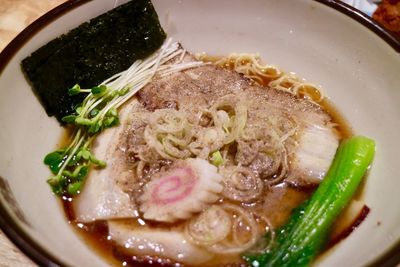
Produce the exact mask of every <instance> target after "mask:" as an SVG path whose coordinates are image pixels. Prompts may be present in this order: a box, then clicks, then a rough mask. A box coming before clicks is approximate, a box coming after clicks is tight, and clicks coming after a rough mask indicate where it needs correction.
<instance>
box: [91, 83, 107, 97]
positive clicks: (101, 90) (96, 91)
mask: <svg viewBox="0 0 400 267" xmlns="http://www.w3.org/2000/svg"><path fill="white" fill-rule="evenodd" d="M91 92H92V94H93V95H95V96H96V97H99V96H103V95H104V94H105V93H106V92H107V86H105V85H100V86H96V87H93V88H92V89H91Z"/></svg>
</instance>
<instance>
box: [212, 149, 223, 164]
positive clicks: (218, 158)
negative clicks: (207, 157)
mask: <svg viewBox="0 0 400 267" xmlns="http://www.w3.org/2000/svg"><path fill="white" fill-rule="evenodd" d="M211 163H212V164H213V165H215V166H217V167H218V166H220V165H222V164H223V163H224V159H223V158H222V155H221V152H219V151H215V152H214V153H213V154H212V156H211Z"/></svg>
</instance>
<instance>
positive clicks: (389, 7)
mask: <svg viewBox="0 0 400 267" xmlns="http://www.w3.org/2000/svg"><path fill="white" fill-rule="evenodd" d="M372 18H373V19H374V20H376V21H377V22H379V23H380V24H382V25H383V27H385V28H386V29H388V30H390V31H391V32H393V33H394V34H395V35H396V36H397V37H398V38H400V0H383V1H382V2H381V3H380V4H379V6H378V8H377V9H376V11H375V12H374V14H373V16H372Z"/></svg>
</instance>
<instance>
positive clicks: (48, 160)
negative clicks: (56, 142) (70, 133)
mask: <svg viewBox="0 0 400 267" xmlns="http://www.w3.org/2000/svg"><path fill="white" fill-rule="evenodd" d="M43 162H44V164H46V165H48V166H49V168H50V170H51V171H52V173H54V174H57V172H58V171H59V170H60V168H61V165H62V164H63V163H64V154H63V153H61V152H59V151H54V152H51V153H49V154H47V155H46V157H45V158H44V160H43Z"/></svg>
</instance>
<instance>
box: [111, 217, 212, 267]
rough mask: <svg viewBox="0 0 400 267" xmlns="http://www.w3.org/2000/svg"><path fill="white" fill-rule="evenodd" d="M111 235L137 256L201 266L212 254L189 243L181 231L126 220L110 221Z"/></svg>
mask: <svg viewBox="0 0 400 267" xmlns="http://www.w3.org/2000/svg"><path fill="white" fill-rule="evenodd" d="M108 229H109V236H110V237H111V240H113V241H114V242H116V243H117V244H118V245H119V246H120V248H121V249H123V250H124V251H126V252H128V253H130V254H134V255H136V256H139V257H140V256H144V257H146V256H147V257H148V256H153V257H163V258H162V259H169V260H173V261H176V262H180V263H183V264H189V265H192V266H202V264H204V263H205V262H207V261H209V260H211V259H212V258H213V257H214V254H213V253H210V252H208V251H207V250H205V249H204V248H201V247H199V246H197V245H194V244H192V243H191V242H189V241H188V240H187V239H186V237H185V235H184V234H183V233H182V231H178V230H174V229H164V228H149V227H144V226H143V227H139V228H138V227H135V226H133V225H132V224H130V223H127V222H124V221H108Z"/></svg>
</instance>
